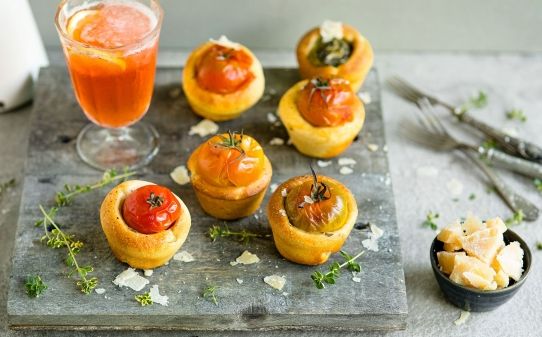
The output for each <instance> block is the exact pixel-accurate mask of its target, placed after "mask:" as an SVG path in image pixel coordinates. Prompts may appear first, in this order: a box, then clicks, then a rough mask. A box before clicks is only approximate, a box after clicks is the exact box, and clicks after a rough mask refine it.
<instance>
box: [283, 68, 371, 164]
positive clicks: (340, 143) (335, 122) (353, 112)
mask: <svg viewBox="0 0 542 337" xmlns="http://www.w3.org/2000/svg"><path fill="white" fill-rule="evenodd" d="M278 115H279V117H280V119H281V121H282V124H284V126H285V127H286V130H287V132H288V135H289V136H290V140H291V142H292V144H293V145H294V146H295V147H296V148H297V150H298V151H299V152H301V153H303V154H305V155H307V156H310V157H317V158H332V157H335V156H338V155H339V154H341V153H342V152H344V151H345V150H346V149H347V148H348V147H349V146H350V144H352V141H353V140H354V139H355V138H356V136H357V135H358V134H359V132H360V131H361V128H362V127H363V123H364V121H365V109H364V107H363V103H362V102H361V100H360V99H359V97H358V96H357V95H356V94H355V93H354V92H353V91H352V88H350V86H349V84H348V81H347V80H344V79H341V78H332V79H329V78H320V77H316V78H313V79H311V80H303V81H301V82H298V83H297V84H295V85H294V86H293V87H292V88H290V89H289V90H288V91H287V92H286V93H285V94H284V95H283V96H282V98H281V100H280V103H279V107H278Z"/></svg>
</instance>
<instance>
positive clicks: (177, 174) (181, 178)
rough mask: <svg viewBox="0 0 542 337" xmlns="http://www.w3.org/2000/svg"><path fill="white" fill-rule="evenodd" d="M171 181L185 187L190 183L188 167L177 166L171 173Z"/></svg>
mask: <svg viewBox="0 0 542 337" xmlns="http://www.w3.org/2000/svg"><path fill="white" fill-rule="evenodd" d="M169 176H170V177H171V179H173V181H174V182H176V183H177V184H179V185H185V184H188V183H189V182H190V176H189V175H188V170H187V169H186V166H184V165H181V166H177V167H176V168H174V169H173V171H171V173H170V174H169Z"/></svg>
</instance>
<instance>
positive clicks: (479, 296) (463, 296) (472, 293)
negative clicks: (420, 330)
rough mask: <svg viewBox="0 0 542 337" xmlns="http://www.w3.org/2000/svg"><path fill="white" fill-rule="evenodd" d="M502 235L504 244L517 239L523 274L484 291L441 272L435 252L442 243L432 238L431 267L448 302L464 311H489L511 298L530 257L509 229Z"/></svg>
mask: <svg viewBox="0 0 542 337" xmlns="http://www.w3.org/2000/svg"><path fill="white" fill-rule="evenodd" d="M503 236H504V242H505V243H506V244H508V243H510V242H512V241H517V242H519V245H520V246H521V248H522V249H523V253H524V254H523V275H521V278H520V279H519V281H517V282H516V281H514V280H512V279H510V284H509V285H508V287H506V288H503V289H497V290H485V291H484V290H477V289H473V288H468V287H464V286H462V285H459V284H457V283H455V282H453V281H452V280H450V278H449V277H448V276H447V275H446V274H444V273H443V272H441V271H440V269H439V267H438V260H437V252H440V251H442V250H444V248H443V245H444V244H443V243H442V242H440V241H438V240H437V238H435V240H433V244H432V245H431V252H430V257H431V267H432V268H433V272H434V273H435V277H436V278H437V282H438V284H439V286H440V289H441V290H442V292H443V293H444V297H445V298H446V299H447V300H448V301H449V302H450V303H452V304H453V305H455V306H457V307H459V308H461V309H463V310H466V311H490V310H493V309H496V308H497V307H498V306H500V305H501V304H503V303H505V302H506V301H508V300H509V299H511V298H512V296H514V294H515V293H516V292H517V291H518V290H519V288H520V287H521V286H522V285H523V284H524V283H525V280H526V279H527V276H528V274H529V270H530V268H531V259H532V256H531V251H530V250H529V246H527V244H526V243H525V241H523V240H522V239H521V238H520V237H519V236H518V235H517V234H516V233H514V232H512V231H511V230H507V231H506V232H504V234H503Z"/></svg>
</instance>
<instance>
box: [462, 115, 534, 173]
mask: <svg viewBox="0 0 542 337" xmlns="http://www.w3.org/2000/svg"><path fill="white" fill-rule="evenodd" d="M454 114H455V116H456V117H457V118H458V119H459V120H460V121H461V122H464V123H467V124H469V125H470V126H472V127H474V128H476V129H478V130H479V131H481V132H482V133H484V134H485V135H486V136H488V137H489V138H491V139H493V140H495V141H496V142H497V143H498V144H499V145H500V146H501V147H502V149H503V150H504V151H505V152H507V153H509V154H511V155H514V156H520V157H522V158H524V159H526V160H529V161H534V162H537V163H540V164H542V148H540V147H539V146H537V145H535V144H533V143H529V142H527V141H524V140H523V139H520V138H517V137H512V136H509V135H507V134H505V133H504V132H502V131H500V130H497V129H495V128H494V127H492V126H489V125H487V124H486V123H484V122H482V121H480V120H478V119H476V118H474V117H472V116H471V115H469V114H468V113H467V112H461V113H456V112H454Z"/></svg>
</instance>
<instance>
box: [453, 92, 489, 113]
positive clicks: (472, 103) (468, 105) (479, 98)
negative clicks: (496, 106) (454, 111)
mask: <svg viewBox="0 0 542 337" xmlns="http://www.w3.org/2000/svg"><path fill="white" fill-rule="evenodd" d="M486 105H487V94H486V93H485V92H484V91H482V90H480V91H478V94H477V95H476V96H471V97H470V98H469V100H468V101H467V102H465V103H463V104H462V105H461V106H460V107H459V113H460V114H462V113H465V112H467V111H468V110H471V109H481V108H483V107H485V106H486Z"/></svg>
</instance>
